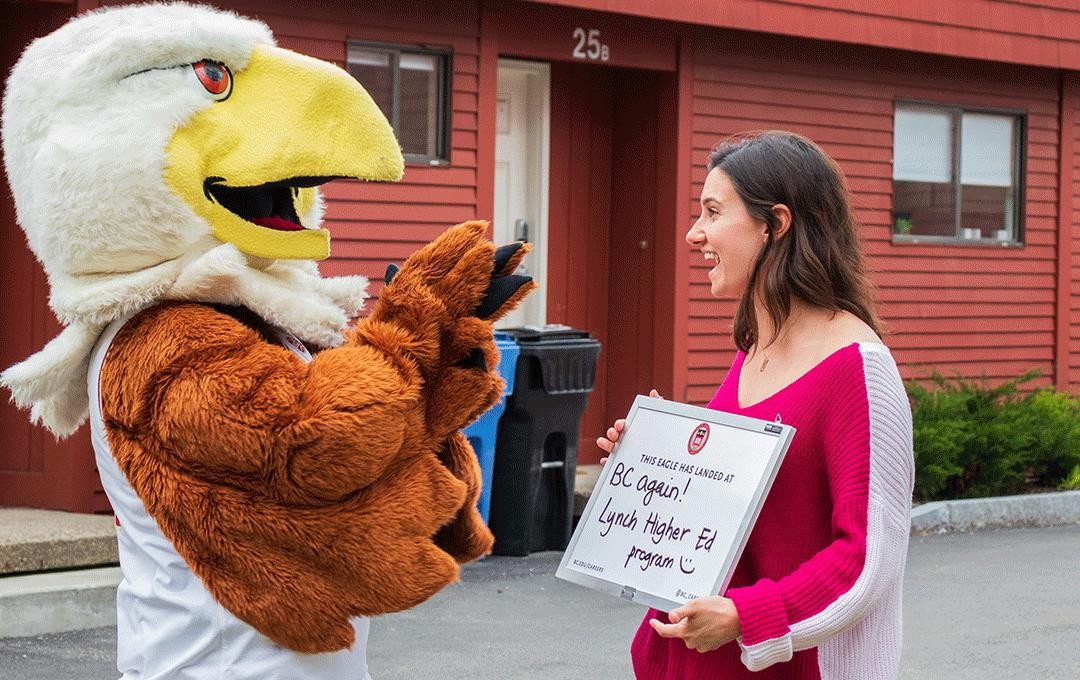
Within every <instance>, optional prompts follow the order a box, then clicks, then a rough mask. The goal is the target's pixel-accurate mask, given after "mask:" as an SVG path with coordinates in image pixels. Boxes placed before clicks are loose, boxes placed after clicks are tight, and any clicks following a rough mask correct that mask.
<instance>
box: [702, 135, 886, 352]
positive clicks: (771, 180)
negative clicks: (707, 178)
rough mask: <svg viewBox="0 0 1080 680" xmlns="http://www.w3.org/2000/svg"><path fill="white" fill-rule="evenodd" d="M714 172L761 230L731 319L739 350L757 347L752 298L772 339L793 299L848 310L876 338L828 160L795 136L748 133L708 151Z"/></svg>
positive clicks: (853, 228) (876, 322) (841, 186)
mask: <svg viewBox="0 0 1080 680" xmlns="http://www.w3.org/2000/svg"><path fill="white" fill-rule="evenodd" d="M714 168H719V169H720V170H721V171H722V172H723V173H724V174H726V175H727V176H728V177H729V178H730V179H731V183H732V184H733V185H734V187H735V191H736V193H738V194H739V197H740V198H741V199H742V201H743V203H745V204H746V209H747V211H748V212H749V213H750V215H751V216H752V217H754V218H755V219H758V220H761V221H762V222H764V223H765V224H766V225H767V226H768V238H767V239H766V241H765V247H764V248H762V250H761V253H760V254H759V255H758V258H757V260H756V261H755V262H754V266H753V268H752V270H751V272H750V280H749V282H748V285H747V288H746V292H745V293H743V296H742V298H741V299H740V300H739V306H738V309H737V311H736V312H735V330H734V336H735V344H736V346H738V348H739V349H741V350H742V351H744V352H746V351H749V349H750V347H752V346H753V345H754V344H755V343H756V342H757V340H758V338H757V318H756V313H755V311H754V295H755V294H756V295H758V296H760V299H761V301H762V304H763V305H764V307H765V309H766V310H767V311H768V314H769V317H770V319H771V320H772V323H773V328H774V329H777V332H779V329H780V328H781V327H782V325H783V324H784V322H785V321H787V319H788V317H789V316H790V314H791V300H792V299H793V298H798V299H800V300H802V301H804V302H806V303H808V304H811V305H814V306H816V307H821V308H824V309H829V310H832V311H840V310H845V311H848V312H850V313H852V314H854V315H855V316H857V317H859V318H860V319H862V320H863V321H864V322H866V324H867V325H868V326H870V327H871V328H872V329H874V332H876V333H879V334H880V333H882V332H883V330H884V329H883V324H882V323H881V320H880V319H879V318H878V316H877V313H876V312H875V310H874V295H873V286H872V285H871V283H870V279H869V277H868V276H867V272H866V265H865V260H864V258H863V253H862V245H861V243H860V239H859V228H858V223H857V222H856V220H855V214H854V211H853V210H852V208H851V200H850V194H849V192H848V188H847V182H846V181H845V180H844V174H843V173H842V172H841V171H840V168H839V166H837V164H836V162H835V161H834V160H833V159H831V158H829V156H828V155H826V153H825V152H824V151H822V150H821V149H820V148H819V147H818V145H817V144H814V143H813V142H812V141H810V140H809V139H807V138H806V137H803V136H801V135H797V134H794V133H791V132H784V131H768V132H754V133H745V134H741V135H735V136H733V137H729V138H728V139H725V140H724V141H722V142H721V143H720V144H719V145H718V146H717V147H716V148H715V149H713V151H712V153H711V154H709V170H710V171H711V170H713V169H714ZM780 203H782V204H784V205H786V206H787V207H788V209H789V210H790V211H791V226H790V228H789V229H788V231H787V233H786V234H784V235H783V236H782V237H780V238H776V237H775V233H776V228H777V226H778V225H777V218H776V215H775V213H773V206H775V205H777V204H780ZM774 338H775V335H774Z"/></svg>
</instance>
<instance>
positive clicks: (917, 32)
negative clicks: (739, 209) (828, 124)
mask: <svg viewBox="0 0 1080 680" xmlns="http://www.w3.org/2000/svg"><path fill="white" fill-rule="evenodd" d="M537 1H538V2H542V3H544V4H550V5H561V6H564V7H583V8H587V9H596V10H604V11H608V12H618V13H624V14H632V15H637V16H644V17H650V18H653V19H662V20H668V21H679V22H686V23H691V24H700V25H704V26H713V27H720V28H735V29H740V30H745V31H760V32H762V33H772V34H780V35H787V36H793V37H804V38H815V39H818V40H831V41H837V42H843V43H853V44H861V45H873V46H877V47H889V48H894V49H901V50H907V49H918V50H919V51H921V52H926V53H930V54H940V55H949V56H956V57H968V58H975V59H986V60H991V61H1000V62H1007V63H1015V64H1029V65H1035V66H1049V67H1056V68H1069V69H1080V6H1078V5H1077V3H1076V2H1075V1H1074V0H1041V1H1040V0H873V1H872V2H868V1H867V0H738V2H724V3H718V2H716V0H682V1H681V2H672V1H670V0H537Z"/></svg>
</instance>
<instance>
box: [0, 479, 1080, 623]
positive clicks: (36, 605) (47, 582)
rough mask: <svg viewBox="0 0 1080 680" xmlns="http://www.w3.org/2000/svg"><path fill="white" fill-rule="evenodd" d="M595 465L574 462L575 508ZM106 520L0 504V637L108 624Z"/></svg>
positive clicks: (974, 518) (1053, 499) (1071, 514)
mask: <svg viewBox="0 0 1080 680" xmlns="http://www.w3.org/2000/svg"><path fill="white" fill-rule="evenodd" d="M599 471H600V466H599V465H593V466H588V465H584V466H580V467H579V472H578V477H577V482H578V484H577V487H578V493H577V494H576V505H577V507H578V513H580V511H581V509H582V508H584V505H585V502H586V501H587V500H588V495H589V493H591V491H592V488H593V485H594V484H595V482H596V479H597V477H598V475H599ZM1066 524H1073V525H1080V491H1068V492H1061V493H1049V494H1033V495H1028V496H1010V497H999V498H985V499H972V500H963V501H946V502H938V503H927V504H925V505H921V506H919V507H917V508H916V509H915V510H914V512H913V513H912V533H913V534H915V535H921V534H935V533H948V532H955V531H973V530H979V529H989V528H1001V527H1021V526H1023V527H1037V526H1055V525H1066ZM116 563H117V553H116V530H115V527H114V524H113V521H112V518H111V517H108V516H99V515H78V514H73V513H63V512H52V511H46V510H27V509H20V508H0V611H3V612H4V615H3V616H0V638H5V637H22V636H27V635H38V634H46V633H56V632H62V631H70V630H79V629H85V628H93V627H96V626H106V625H112V624H113V623H114V622H115V612H114V611H113V605H112V604H111V603H113V602H114V601H115V591H116V586H117V584H118V583H119V582H120V571H119V569H118V568H116V566H115V565H116Z"/></svg>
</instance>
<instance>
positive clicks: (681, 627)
mask: <svg viewBox="0 0 1080 680" xmlns="http://www.w3.org/2000/svg"><path fill="white" fill-rule="evenodd" d="M668 620H669V621H671V623H660V621H659V620H657V619H652V620H651V621H649V623H650V624H651V625H652V627H653V630H655V631H656V634H657V635H659V636H660V637H664V638H681V639H682V641H683V642H684V643H685V644H686V646H687V647H688V648H689V649H693V650H696V651H699V652H711V651H712V650H714V649H719V648H720V647H722V646H724V645H726V644H727V643H729V642H731V641H732V640H734V639H735V638H737V637H739V612H738V611H737V610H736V609H735V603H734V602H732V601H731V600H729V599H728V598H726V597H720V596H715V597H702V598H698V599H696V600H691V601H690V602H687V603H686V604H684V605H683V606H681V607H679V608H678V609H674V610H672V611H671V612H670V613H669V614H668Z"/></svg>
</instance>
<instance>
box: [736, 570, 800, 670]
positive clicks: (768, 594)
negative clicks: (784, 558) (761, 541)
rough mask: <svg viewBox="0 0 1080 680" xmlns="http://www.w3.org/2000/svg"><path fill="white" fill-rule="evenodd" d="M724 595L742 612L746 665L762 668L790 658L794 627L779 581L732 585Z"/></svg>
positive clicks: (755, 668) (742, 634)
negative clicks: (792, 629) (777, 582)
mask: <svg viewBox="0 0 1080 680" xmlns="http://www.w3.org/2000/svg"><path fill="white" fill-rule="evenodd" d="M725 595H726V597H729V598H731V600H732V602H734V603H735V610H736V611H737V612H738V613H739V628H740V635H739V646H740V647H741V648H742V662H743V665H744V666H746V668H747V669H748V670H751V671H759V670H761V669H763V668H766V667H768V666H771V665H772V664H774V663H779V662H781V661H789V660H790V659H791V656H792V654H793V652H794V650H793V648H792V643H791V629H790V628H789V627H788V620H787V612H786V611H785V609H784V600H783V598H782V597H781V596H780V591H779V590H778V589H777V587H776V584H775V583H773V582H771V581H767V580H762V581H759V582H757V583H755V584H754V585H753V586H749V587H745V588H732V589H731V590H729V591H727V593H725Z"/></svg>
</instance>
